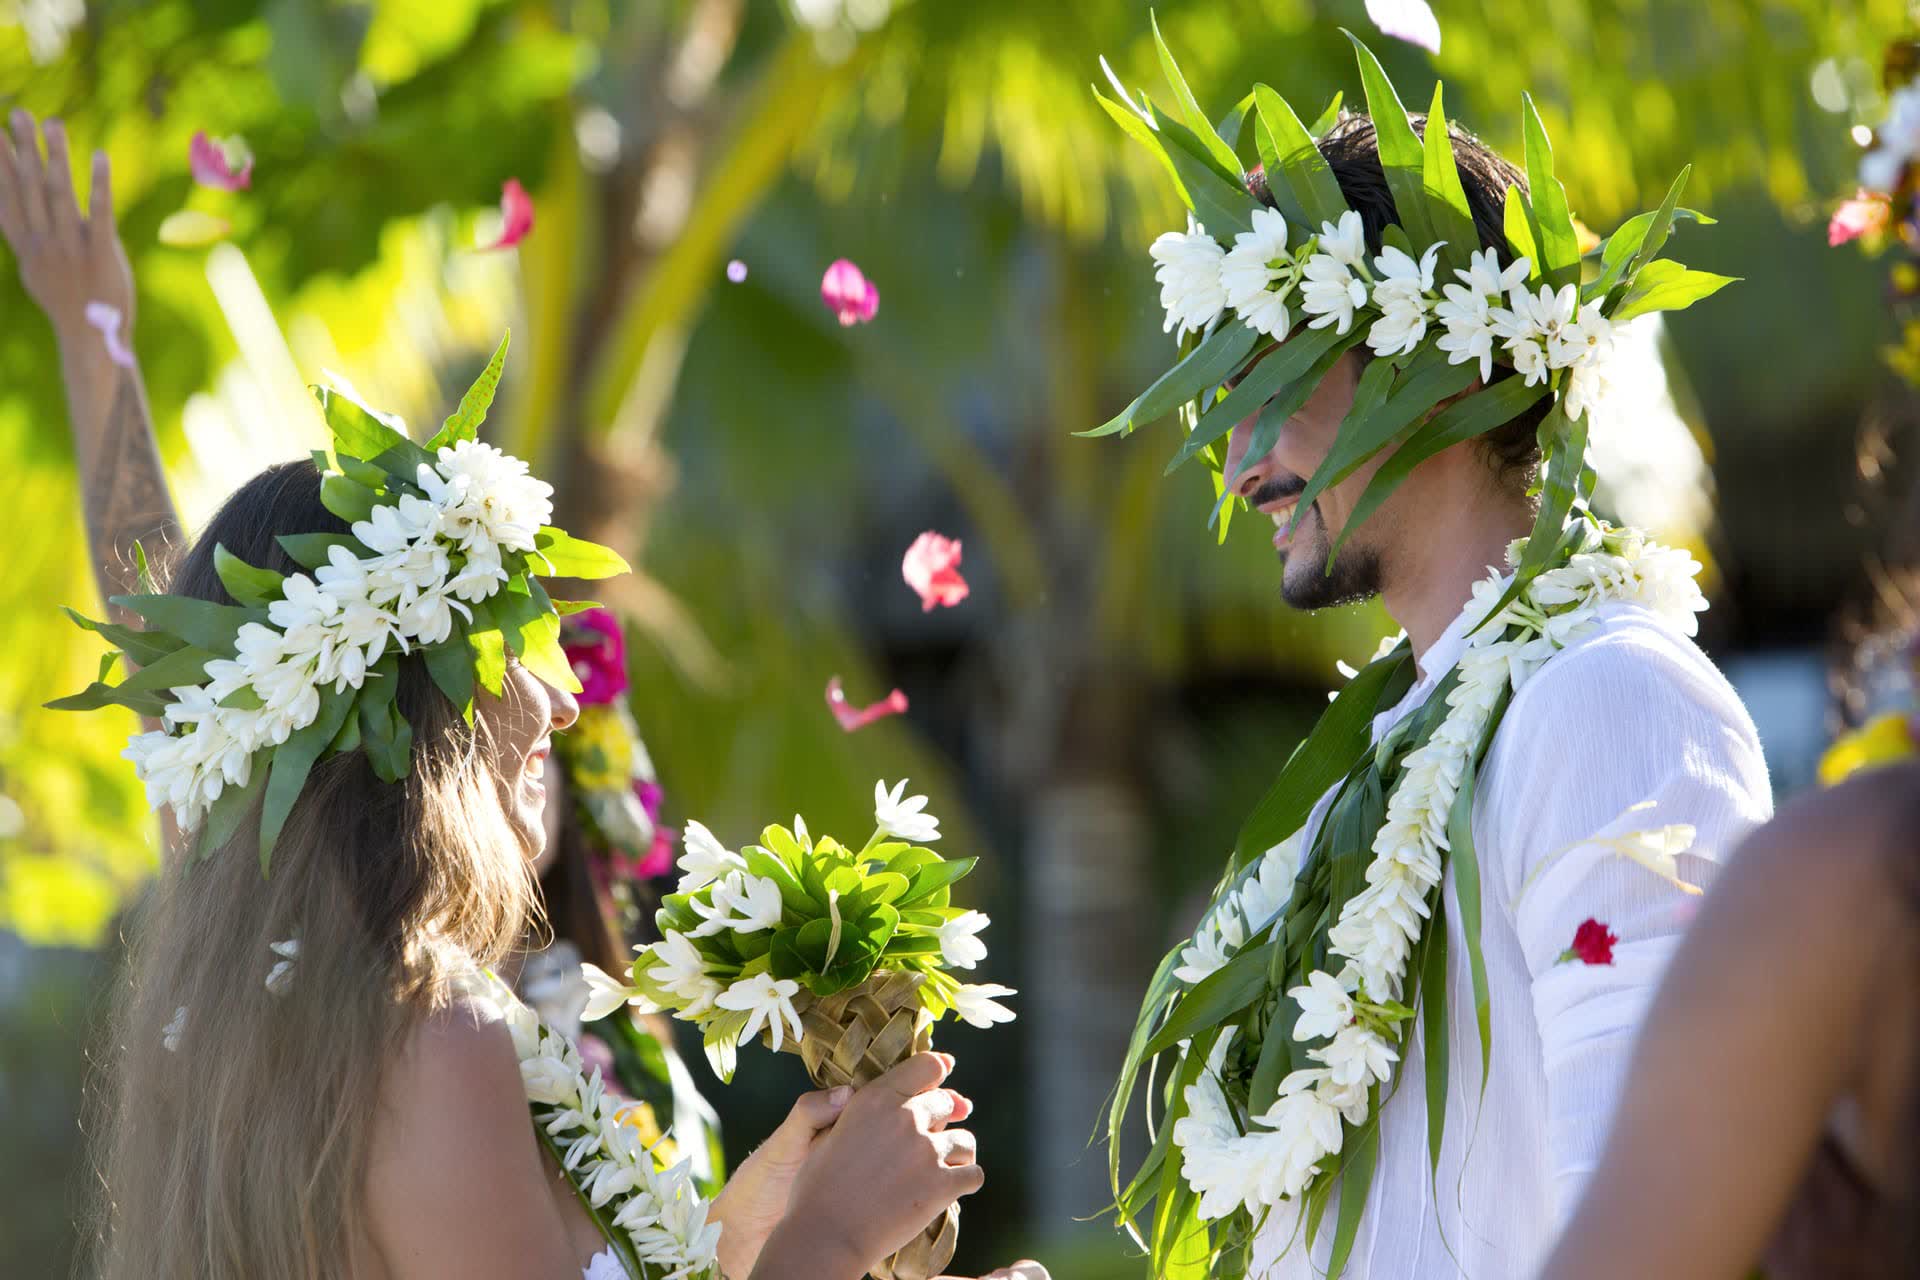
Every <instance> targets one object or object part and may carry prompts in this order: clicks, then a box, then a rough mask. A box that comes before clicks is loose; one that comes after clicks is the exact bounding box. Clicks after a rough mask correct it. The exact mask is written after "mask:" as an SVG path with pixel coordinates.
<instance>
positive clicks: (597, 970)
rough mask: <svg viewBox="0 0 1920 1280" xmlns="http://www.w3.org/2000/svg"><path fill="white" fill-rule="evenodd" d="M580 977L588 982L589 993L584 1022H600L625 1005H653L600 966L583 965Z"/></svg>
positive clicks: (581, 1014) (582, 1018) (583, 1013)
mask: <svg viewBox="0 0 1920 1280" xmlns="http://www.w3.org/2000/svg"><path fill="white" fill-rule="evenodd" d="M580 976H581V977H583V978H585V979H586V980H587V990H588V992H589V994H588V996H587V1005H586V1008H584V1009H582V1010H581V1011H580V1020H581V1021H582V1022H598V1021H600V1019H602V1018H604V1017H606V1016H607V1015H609V1014H611V1013H612V1012H613V1011H614V1010H616V1009H618V1008H620V1007H621V1006H622V1005H625V1004H632V1005H636V1006H645V1005H649V1004H651V1003H652V1002H651V1001H649V1000H648V999H647V998H646V996H645V995H643V994H641V993H640V992H638V991H636V990H634V989H633V988H632V987H630V986H628V985H627V984H626V983H624V982H622V981H620V980H619V979H618V978H616V977H614V976H613V975H612V974H610V973H608V972H607V971H606V970H604V969H602V968H601V967H600V966H599V965H596V964H582V965H581V966H580ZM648 1012H653V1010H648Z"/></svg>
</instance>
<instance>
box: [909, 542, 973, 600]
mask: <svg viewBox="0 0 1920 1280" xmlns="http://www.w3.org/2000/svg"><path fill="white" fill-rule="evenodd" d="M900 573H901V576H902V577H904V578H906V580H907V585H908V586H910V587H912V588H913V589H914V591H915V592H917V593H918V594H919V596H920V609H921V612H923V613H931V612H933V607H934V606H935V605H946V606H947V607H948V608H952V607H953V606H954V605H956V604H959V603H960V602H961V601H962V600H965V599H966V598H967V592H968V590H969V588H968V586H967V580H966V579H965V578H962V577H961V576H960V544H959V543H958V542H957V541H955V540H954V539H952V538H945V537H942V536H941V535H939V534H937V533H934V532H933V531H931V530H929V531H927V532H926V533H923V534H921V535H920V536H919V537H917V538H915V539H914V540H913V545H912V546H910V547H908V548H907V556H906V559H905V560H903V561H901V562H900Z"/></svg>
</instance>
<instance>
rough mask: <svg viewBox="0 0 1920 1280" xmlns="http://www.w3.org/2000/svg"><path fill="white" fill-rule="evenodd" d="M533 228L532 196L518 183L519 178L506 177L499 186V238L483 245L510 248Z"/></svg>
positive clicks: (494, 247)
mask: <svg viewBox="0 0 1920 1280" xmlns="http://www.w3.org/2000/svg"><path fill="white" fill-rule="evenodd" d="M532 230H533V197H532V196H529V195H528V194H527V189H526V188H525V187H523V186H521V185H520V179H518V178H508V179H507V183H506V185H505V186H504V187H501V188H500V238H499V239H498V240H495V241H494V242H493V243H492V244H490V245H486V246H484V247H485V248H488V249H511V248H513V246H515V245H517V244H519V243H520V242H521V241H522V240H525V239H526V238H527V233H528V232H530V231H532Z"/></svg>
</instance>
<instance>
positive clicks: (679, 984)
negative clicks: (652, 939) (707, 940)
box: [635, 929, 724, 1020]
mask: <svg viewBox="0 0 1920 1280" xmlns="http://www.w3.org/2000/svg"><path fill="white" fill-rule="evenodd" d="M647 954H648V955H649V956H651V957H652V958H653V960H654V962H655V963H654V964H653V965H651V966H649V967H648V969H647V972H648V974H649V976H650V977H652V979H653V980H654V981H655V982H657V983H658V984H660V986H661V987H663V988H665V989H666V990H667V991H669V992H671V993H672V994H674V995H676V996H678V997H679V998H680V999H682V1000H684V1001H686V1002H687V1003H686V1004H685V1005H683V1006H682V1007H681V1008H680V1010H679V1016H680V1017H681V1018H685V1019H688V1020H691V1019H694V1018H697V1017H699V1016H700V1015H701V1014H703V1013H705V1012H707V1011H708V1010H709V1009H711V1008H713V1007H714V1001H715V999H716V998H717V997H718V996H719V995H720V992H721V991H722V990H723V989H724V988H722V987H721V985H720V983H719V981H718V980H717V979H715V978H714V977H713V976H712V975H710V974H708V972H707V962H706V959H705V957H703V956H702V955H701V954H700V948H698V947H696V946H694V945H693V941H692V939H690V938H688V937H687V935H686V934H684V933H679V932H676V931H675V930H672V929H669V930H667V931H666V936H665V937H663V938H661V939H660V941H658V942H656V943H654V944H653V946H652V947H651V948H649V949H648V951H647ZM635 963H636V964H638V963H639V962H638V961H635Z"/></svg>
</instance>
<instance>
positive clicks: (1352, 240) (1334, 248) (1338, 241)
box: [1319, 209, 1367, 268]
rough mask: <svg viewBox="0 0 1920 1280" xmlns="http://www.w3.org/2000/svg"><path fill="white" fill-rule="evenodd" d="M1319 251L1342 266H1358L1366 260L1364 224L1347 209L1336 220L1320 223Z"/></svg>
mask: <svg viewBox="0 0 1920 1280" xmlns="http://www.w3.org/2000/svg"><path fill="white" fill-rule="evenodd" d="M1319 251H1320V252H1321V253H1324V254H1326V255H1327V256H1328V257H1330V258H1332V259H1333V260H1334V261H1335V262H1338V263H1340V264H1341V265H1342V266H1347V267H1356V268H1357V267H1359V266H1361V265H1362V264H1363V263H1365V262H1366V260H1367V231H1366V224H1365V223H1364V222H1362V221H1361V219H1360V215H1359V214H1358V213H1355V212H1354V211H1353V210H1351V209H1349V210H1347V211H1346V212H1345V213H1343V214H1341V215H1340V220H1339V221H1338V222H1323V223H1321V224H1320V244H1319Z"/></svg>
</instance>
